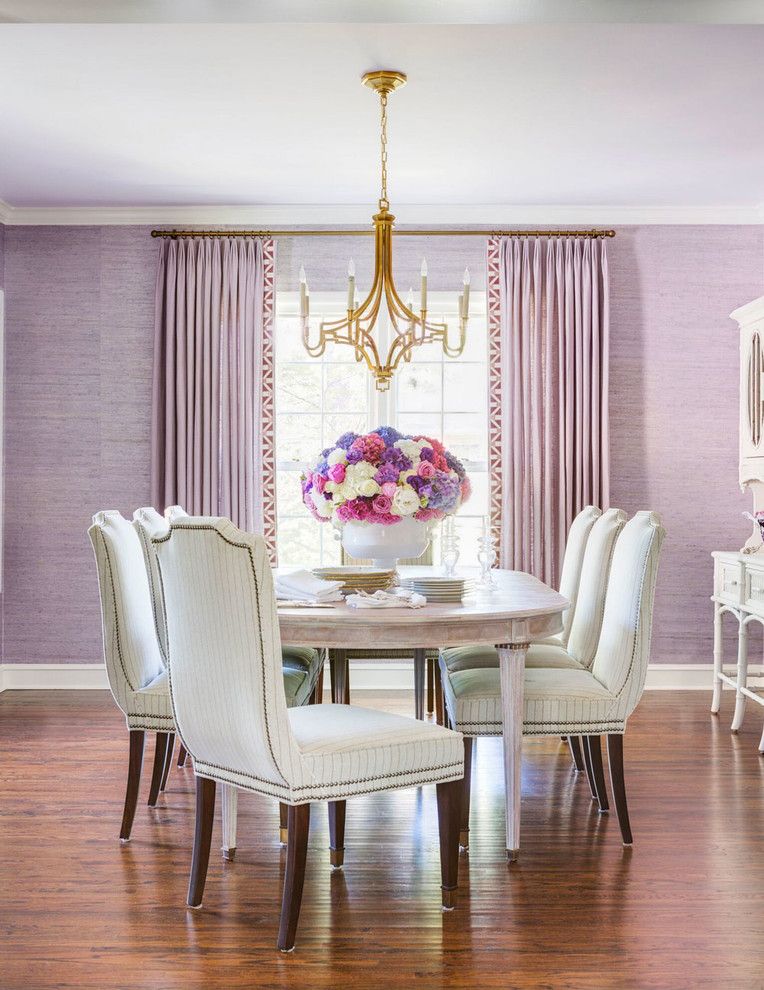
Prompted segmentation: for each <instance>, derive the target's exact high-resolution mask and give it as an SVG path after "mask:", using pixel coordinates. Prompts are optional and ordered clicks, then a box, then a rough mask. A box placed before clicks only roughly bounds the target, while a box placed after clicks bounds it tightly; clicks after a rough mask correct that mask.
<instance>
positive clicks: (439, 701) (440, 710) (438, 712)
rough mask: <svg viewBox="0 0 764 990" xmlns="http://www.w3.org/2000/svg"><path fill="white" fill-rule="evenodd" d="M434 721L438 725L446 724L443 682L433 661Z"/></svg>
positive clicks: (437, 665) (437, 666)
mask: <svg viewBox="0 0 764 990" xmlns="http://www.w3.org/2000/svg"><path fill="white" fill-rule="evenodd" d="M435 721H436V722H437V723H438V725H445V724H446V703H445V701H444V700H443V681H442V679H441V673H440V665H439V664H438V661H437V660H436V661H435Z"/></svg>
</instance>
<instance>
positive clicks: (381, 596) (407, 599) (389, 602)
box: [345, 588, 427, 608]
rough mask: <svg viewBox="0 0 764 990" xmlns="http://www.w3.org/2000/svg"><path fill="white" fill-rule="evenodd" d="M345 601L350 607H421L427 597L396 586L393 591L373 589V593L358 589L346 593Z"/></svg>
mask: <svg viewBox="0 0 764 990" xmlns="http://www.w3.org/2000/svg"><path fill="white" fill-rule="evenodd" d="M345 603H346V604H347V605H350V606H352V608H422V606H423V605H426V604H427V599H426V598H425V597H424V595H419V594H417V593H416V591H409V590H408V588H396V589H395V590H394V591H375V592H374V594H373V595H370V594H369V593H368V592H367V591H359V592H358V594H356V595H348V597H347V598H346V599H345Z"/></svg>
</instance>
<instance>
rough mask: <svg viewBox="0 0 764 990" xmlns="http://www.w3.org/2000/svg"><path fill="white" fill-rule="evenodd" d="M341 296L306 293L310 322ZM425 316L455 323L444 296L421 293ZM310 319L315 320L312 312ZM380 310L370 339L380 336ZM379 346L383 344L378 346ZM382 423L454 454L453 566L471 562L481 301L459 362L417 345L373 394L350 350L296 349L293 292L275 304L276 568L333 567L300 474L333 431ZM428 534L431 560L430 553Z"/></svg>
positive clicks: (331, 314) (481, 411) (478, 507)
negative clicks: (463, 480) (459, 466)
mask: <svg viewBox="0 0 764 990" xmlns="http://www.w3.org/2000/svg"><path fill="white" fill-rule="evenodd" d="M346 298H347V297H346V294H345V293H344V292H341V293H340V292H332V293H315V292H313V293H311V311H312V313H313V314H314V315H313V317H312V324H313V326H314V327H315V326H317V324H318V322H319V320H320V318H321V317H323V318H326V319H338V318H340V317H342V316H344V314H345V302H346ZM428 299H429V303H430V312H431V314H432V317H433V319H437V320H445V321H447V322H448V324H449V326H450V327H451V328H452V330H453V328H455V327H456V299H455V297H454V294H453V293H438V292H430V293H429V294H428ZM319 314H320V315H319ZM386 317H387V313H386V312H385V313H384V314H381V315H380V320H379V322H378V324H377V328H376V330H375V334H376V335H377V338H378V340H380V341H381V342H382V341H384V337H385V335H386V334H387V333H389V327H388V326H387V322H386ZM384 349H385V350H386V347H385V348H384ZM383 425H391V426H395V427H396V428H397V429H399V430H401V432H403V433H415V434H417V433H423V434H425V435H429V436H433V437H435V438H436V439H440V440H442V441H443V443H444V444H445V445H446V447H447V448H448V449H449V450H450V451H452V453H453V454H455V455H456V456H457V457H459V458H460V459H461V460H462V461H463V462H464V466H465V467H466V469H467V473H468V474H469V477H470V480H471V482H472V489H473V492H472V497H471V498H470V500H469V501H468V502H466V503H465V505H464V506H463V507H462V509H461V511H460V512H459V514H458V516H457V517H456V519H457V528H458V532H459V536H460V539H461V545H460V551H461V557H460V562H461V563H463V564H476V563H477V539H478V536H479V535H480V532H481V526H482V518H483V516H484V515H486V514H487V512H488V448H487V443H488V441H487V435H488V344H487V333H486V313H485V295H484V294H483V293H480V292H472V294H471V295H470V321H469V325H468V328H467V345H466V347H465V349H464V353H463V354H462V355H461V357H459V358H456V359H454V358H447V357H445V356H444V355H443V352H442V351H441V350H440V348H439V347H438V346H436V345H425V346H424V347H421V348H418V349H416V350H415V351H414V353H413V355H412V360H411V362H410V363H408V364H405V365H403V366H402V367H400V368H399V369H398V371H397V372H396V374H395V376H394V378H393V384H392V387H391V388H390V390H389V391H388V392H378V391H377V390H376V388H375V387H374V381H373V379H372V377H371V375H370V374H369V370H368V368H367V367H366V364H365V363H364V362H361V363H358V362H356V360H355V357H354V355H353V352H352V350H351V349H350V348H349V347H347V346H346V345H345V346H332V345H329V346H328V347H327V349H326V351H325V353H324V354H323V356H322V357H321V358H311V357H310V356H309V355H308V354H307V353H306V351H305V348H304V347H303V344H302V336H301V330H300V320H299V316H298V295H297V293H295V292H280V293H278V295H277V299H276V470H277V516H278V546H279V563H280V564H285V565H294V564H305V565H309V566H316V565H318V564H332V563H338V562H339V560H340V544H339V541H338V539H336V538H335V530H334V528H333V527H332V526H331V524H329V523H324V524H321V523H318V522H316V521H315V520H314V519H313V518H312V517H311V516H310V515H309V514H308V511H307V509H306V508H305V507H304V505H303V504H302V495H301V490H300V475H301V473H302V472H303V471H305V470H307V469H308V468H310V467H312V466H313V464H315V462H316V461H317V460H318V457H319V455H320V452H321V451H322V450H323V449H324V447H328V446H330V445H331V444H333V443H334V441H335V440H336V439H337V437H339V436H340V435H341V434H342V433H345V432H346V431H347V430H354V431H355V432H357V433H362V432H366V431H368V430H372V429H374V428H375V427H376V426H383ZM437 542H438V538H437V536H436V546H435V557H434V559H435V560H436V561H438V560H439V559H440V557H439V549H438V546H437Z"/></svg>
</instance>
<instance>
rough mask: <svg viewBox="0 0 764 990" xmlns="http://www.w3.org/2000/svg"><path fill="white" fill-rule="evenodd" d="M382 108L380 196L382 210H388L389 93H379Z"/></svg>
mask: <svg viewBox="0 0 764 990" xmlns="http://www.w3.org/2000/svg"><path fill="white" fill-rule="evenodd" d="M379 103H380V108H381V119H380V148H381V162H382V190H381V193H380V197H379V208H380V210H387V209H388V208H389V206H390V202H389V200H388V198H387V93H384V92H382V93H380V94H379Z"/></svg>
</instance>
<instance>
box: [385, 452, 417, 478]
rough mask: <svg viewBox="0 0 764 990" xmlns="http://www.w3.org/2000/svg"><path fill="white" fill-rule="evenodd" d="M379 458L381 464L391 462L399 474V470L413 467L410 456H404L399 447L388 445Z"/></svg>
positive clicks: (407, 469)
mask: <svg viewBox="0 0 764 990" xmlns="http://www.w3.org/2000/svg"><path fill="white" fill-rule="evenodd" d="M380 460H381V461H382V463H383V464H392V466H393V467H394V468H395V469H396V471H398V473H399V474H400V472H401V471H410V470H411V468H412V467H413V465H412V463H411V458H410V457H406V455H405V454H404V453H403V451H402V450H401V448H400V447H388V448H387V450H386V451H384V453H383V454H382V457H381V458H380Z"/></svg>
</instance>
